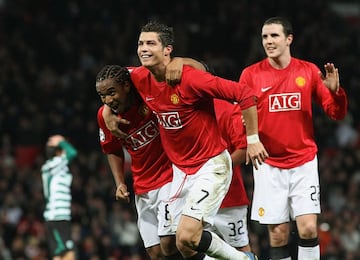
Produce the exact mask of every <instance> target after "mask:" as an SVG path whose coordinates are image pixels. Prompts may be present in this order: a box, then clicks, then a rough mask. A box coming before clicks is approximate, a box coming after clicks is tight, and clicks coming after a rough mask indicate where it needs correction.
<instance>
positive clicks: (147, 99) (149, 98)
mask: <svg viewBox="0 0 360 260" xmlns="http://www.w3.org/2000/svg"><path fill="white" fill-rule="evenodd" d="M154 99H155V98H153V97H145V101H151V100H154Z"/></svg>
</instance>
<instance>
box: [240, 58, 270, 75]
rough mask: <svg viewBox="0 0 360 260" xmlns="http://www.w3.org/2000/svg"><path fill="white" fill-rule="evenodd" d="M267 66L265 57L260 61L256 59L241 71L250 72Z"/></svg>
mask: <svg viewBox="0 0 360 260" xmlns="http://www.w3.org/2000/svg"><path fill="white" fill-rule="evenodd" d="M267 67H269V61H268V60H267V59H263V60H261V61H258V62H256V63H254V64H251V65H249V66H247V67H245V68H244V70H243V72H246V73H251V72H254V71H257V70H266V68H267Z"/></svg>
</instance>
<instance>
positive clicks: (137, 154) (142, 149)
mask: <svg viewBox="0 0 360 260" xmlns="http://www.w3.org/2000/svg"><path fill="white" fill-rule="evenodd" d="M103 109H104V106H102V107H100V109H99V110H98V114H97V120H98V125H99V127H100V129H99V131H100V145H101V148H102V151H103V153H105V154H110V153H115V154H117V152H118V151H119V149H122V148H123V146H124V147H125V148H126V150H127V151H128V153H129V154H130V156H131V171H132V177H133V184H134V191H135V193H136V194H142V193H145V192H148V191H151V190H154V189H157V188H160V187H161V186H163V185H164V184H166V183H168V182H171V181H172V164H171V162H170V160H169V159H168V157H167V156H166V154H165V152H164V150H163V149H162V146H161V141H160V135H159V128H158V124H157V119H156V117H155V115H154V114H153V113H152V112H151V111H150V110H149V109H148V107H147V106H146V105H145V104H144V103H142V104H136V105H134V106H133V107H132V108H131V109H130V110H129V111H128V112H126V113H123V114H121V115H119V117H122V118H125V119H127V120H129V121H130V124H129V125H120V126H119V128H120V129H121V130H122V131H123V132H125V133H128V134H129V136H128V137H127V138H126V139H124V140H123V139H118V138H116V137H115V136H113V135H112V134H111V132H110V131H109V130H108V128H107V127H106V125H105V122H104V119H103V116H102V112H103Z"/></svg>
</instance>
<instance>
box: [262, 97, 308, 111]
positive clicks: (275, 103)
mask: <svg viewBox="0 0 360 260" xmlns="http://www.w3.org/2000/svg"><path fill="white" fill-rule="evenodd" d="M291 110H301V95H300V93H283V94H274V95H269V112H280V111H291Z"/></svg>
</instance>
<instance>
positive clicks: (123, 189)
mask: <svg viewBox="0 0 360 260" xmlns="http://www.w3.org/2000/svg"><path fill="white" fill-rule="evenodd" d="M115 198H116V200H124V201H126V202H128V203H129V202H130V192H128V190H127V186H126V184H124V183H122V184H120V185H119V186H118V187H117V188H116V194H115Z"/></svg>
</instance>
